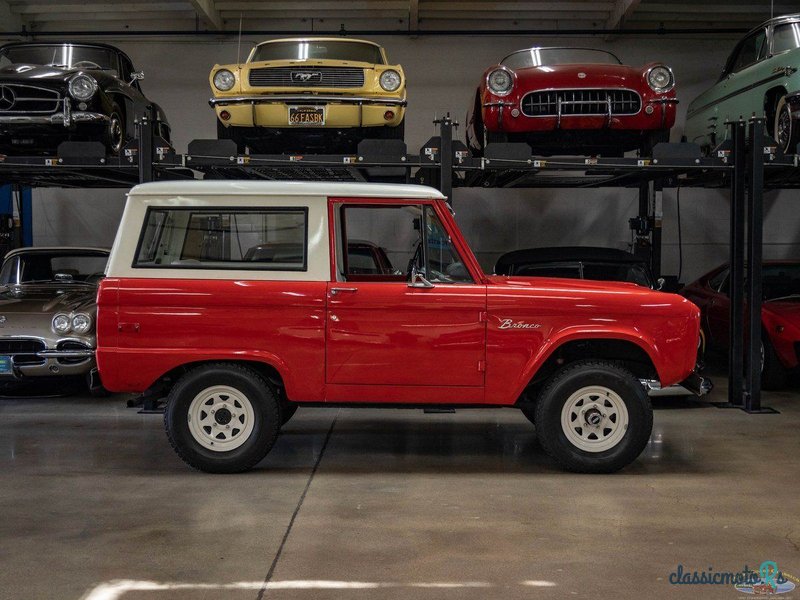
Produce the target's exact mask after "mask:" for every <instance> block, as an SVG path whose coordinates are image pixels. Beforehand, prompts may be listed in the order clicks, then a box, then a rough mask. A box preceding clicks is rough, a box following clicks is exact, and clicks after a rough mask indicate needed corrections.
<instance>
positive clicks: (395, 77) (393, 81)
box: [380, 69, 403, 92]
mask: <svg viewBox="0 0 800 600" xmlns="http://www.w3.org/2000/svg"><path fill="white" fill-rule="evenodd" d="M402 82H403V79H402V77H400V73H398V72H397V71H395V70H394V69H388V70H386V71H384V72H383V73H381V77H380V83H381V87H382V88H383V89H384V90H386V91H387V92H394V91H396V90H397V89H398V88H399V87H400V84H401V83H402Z"/></svg>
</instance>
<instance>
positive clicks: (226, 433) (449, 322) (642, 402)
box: [97, 181, 707, 473]
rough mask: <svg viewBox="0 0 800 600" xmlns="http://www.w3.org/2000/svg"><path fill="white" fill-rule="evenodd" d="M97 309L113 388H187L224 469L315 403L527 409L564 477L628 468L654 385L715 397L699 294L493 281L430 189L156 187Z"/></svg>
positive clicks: (181, 391) (206, 461)
mask: <svg viewBox="0 0 800 600" xmlns="http://www.w3.org/2000/svg"><path fill="white" fill-rule="evenodd" d="M97 319H98V321H97V340H98V349H97V362H98V365H99V368H100V375H101V377H102V380H103V382H104V384H105V386H106V387H107V388H108V389H110V390H112V391H118V392H144V391H146V390H150V389H159V390H162V391H163V392H164V393H168V396H167V402H166V407H165V415H164V421H165V426H166V431H167V436H168V437H169V440H170V442H171V443H172V446H173V447H174V448H175V451H176V452H177V453H178V455H179V456H180V457H181V458H182V459H183V460H184V461H185V462H187V463H188V464H189V465H191V466H193V467H195V468H197V469H201V470H203V471H210V472H218V473H222V472H224V473H229V472H239V471H245V470H247V469H250V468H252V467H253V466H254V465H256V464H257V463H258V462H259V461H260V460H261V459H263V458H264V456H265V455H266V454H267V453H268V452H269V450H270V448H271V447H272V445H273V444H274V443H275V439H276V438H277V436H278V433H279V431H280V428H281V426H282V425H283V424H284V423H286V422H287V421H288V420H289V419H290V418H291V416H292V415H293V414H294V412H295V410H297V407H298V406H302V405H311V406H314V405H316V406H322V405H324V406H336V405H347V406H356V405H358V406H371V407H375V406H391V407H398V406H410V407H417V408H419V407H430V406H438V407H470V408H472V407H475V408H478V407H502V406H508V407H515V408H519V409H521V410H522V412H523V413H524V414H525V416H526V417H527V418H528V419H530V420H531V421H532V422H533V423H535V424H536V430H537V437H538V439H539V440H540V441H541V444H542V446H543V447H544V449H545V450H546V451H547V452H548V453H549V454H550V455H552V457H553V458H554V459H555V460H556V461H557V462H558V463H559V464H561V465H562V466H563V467H564V468H566V469H569V470H573V471H582V472H595V473H596V472H611V471H616V470H618V469H620V468H622V467H624V466H625V465H627V464H628V463H630V462H631V461H633V460H634V459H635V458H636V457H637V456H638V455H639V454H640V453H641V452H642V450H643V449H644V447H645V445H646V444H647V441H648V439H649V437H650V433H651V429H652V423H653V413H652V408H651V406H650V403H649V400H648V396H647V389H648V388H652V387H654V386H656V387H657V386H659V385H660V386H668V385H672V384H674V383H678V382H681V383H683V385H684V386H685V387H687V388H688V389H690V390H692V391H695V392H696V393H698V394H699V393H703V392H704V391H705V390H706V389H707V387H706V382H705V381H704V380H703V379H702V378H700V377H699V376H698V375H696V374H695V373H694V368H695V359H696V355H697V344H698V335H699V333H698V332H699V311H698V309H697V308H696V307H695V306H694V305H693V304H692V303H691V302H689V301H688V300H686V299H684V298H681V297H680V296H676V295H672V294H665V293H661V292H657V291H652V290H650V289H647V288H644V287H641V286H637V285H635V284H626V283H607V282H603V283H600V282H593V281H585V280H567V279H548V278H514V277H505V276H489V275H486V274H485V273H484V272H483V271H482V270H481V268H480V266H479V265H478V262H477V261H476V259H475V256H474V255H473V254H472V252H471V251H470V249H469V247H468V246H467V244H466V242H465V241H464V238H463V237H462V235H461V233H460V232H459V229H458V227H457V226H456V223H455V221H454V219H453V215H452V212H451V210H450V207H449V206H448V204H447V203H446V201H445V198H444V197H443V196H442V195H441V194H440V193H439V192H437V191H436V190H434V189H431V188H427V187H421V186H412V185H378V184H341V183H297V182H288V183H284V182H280V183H273V182H239V181H225V182H213V181H211V182H165V183H151V184H144V185H140V186H137V187H135V188H133V190H132V191H131V192H130V195H129V197H128V203H127V206H126V208H125V213H124V215H123V217H122V223H121V225H120V227H119V231H118V233H117V238H116V241H115V243H114V248H113V250H112V252H111V257H110V259H109V263H108V268H107V277H106V278H105V279H104V280H103V282H102V284H101V286H100V290H99V293H98V317H97Z"/></svg>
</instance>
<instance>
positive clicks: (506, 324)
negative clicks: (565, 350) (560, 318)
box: [498, 319, 541, 329]
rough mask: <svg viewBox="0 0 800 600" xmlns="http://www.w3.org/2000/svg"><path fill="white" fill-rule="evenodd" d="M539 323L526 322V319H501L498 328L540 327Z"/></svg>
mask: <svg viewBox="0 0 800 600" xmlns="http://www.w3.org/2000/svg"><path fill="white" fill-rule="evenodd" d="M540 327H541V325H540V324H539V323H526V322H525V321H514V320H513V319H500V326H499V327H498V329H539V328H540Z"/></svg>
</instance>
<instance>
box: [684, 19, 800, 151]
mask: <svg viewBox="0 0 800 600" xmlns="http://www.w3.org/2000/svg"><path fill="white" fill-rule="evenodd" d="M799 68H800V14H795V15H786V16H783V17H776V18H774V19H770V20H769V21H766V22H765V23H762V24H761V25H759V26H758V27H756V28H755V29H753V30H752V31H750V32H749V33H748V34H747V35H746V36H745V37H744V38H743V39H742V40H741V41H740V42H739V43H738V44H737V45H736V47H735V48H734V49H733V52H731V55H730V56H729V57H728V61H727V62H726V63H725V68H724V69H723V71H722V75H721V76H720V78H719V81H717V83H716V84H715V85H714V86H713V87H712V88H711V89H709V90H706V91H705V92H703V93H702V94H700V96H698V97H697V98H695V100H694V101H693V102H692V103H691V104H690V105H689V112H688V115H687V118H686V130H685V135H686V139H687V141H689V142H695V143H697V144H699V145H700V146H701V147H702V148H703V149H704V150H705V151H706V152H708V151H710V150H711V149H712V148H714V147H716V146H717V145H718V144H719V143H721V142H722V141H724V140H725V139H726V138H727V137H728V126H727V125H725V122H726V121H732V120H735V119H739V118H740V117H742V118H744V119H748V118H750V117H752V116H753V115H756V116H763V117H764V118H765V119H766V124H767V133H768V134H770V135H772V136H773V137H774V138H775V141H776V142H778V144H779V145H780V147H781V148H782V149H783V151H784V152H785V153H786V154H794V153H796V152H797V144H798V142H800V71H798V69H799Z"/></svg>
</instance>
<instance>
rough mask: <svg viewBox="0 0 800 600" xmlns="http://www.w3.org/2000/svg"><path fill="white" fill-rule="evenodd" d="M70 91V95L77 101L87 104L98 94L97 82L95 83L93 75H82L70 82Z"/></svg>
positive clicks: (76, 76)
mask: <svg viewBox="0 0 800 600" xmlns="http://www.w3.org/2000/svg"><path fill="white" fill-rule="evenodd" d="M68 89H69V95H70V96H72V97H73V98H75V100H80V101H81V102H85V101H86V100H89V99H90V98H91V97H92V96H94V95H95V93H96V92H97V81H95V78H94V77H92V76H91V75H86V74H84V73H80V74H79V75H75V77H73V78H72V79H70V80H69V88H68Z"/></svg>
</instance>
